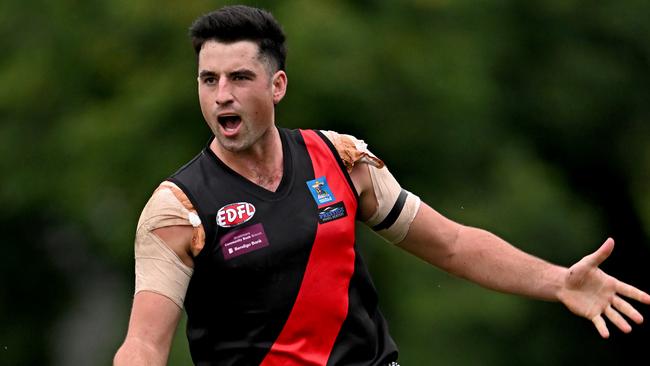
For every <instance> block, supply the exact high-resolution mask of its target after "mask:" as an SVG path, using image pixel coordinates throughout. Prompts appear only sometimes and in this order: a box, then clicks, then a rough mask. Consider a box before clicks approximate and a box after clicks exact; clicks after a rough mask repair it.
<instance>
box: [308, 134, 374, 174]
mask: <svg viewBox="0 0 650 366" xmlns="http://www.w3.org/2000/svg"><path fill="white" fill-rule="evenodd" d="M321 132H322V133H323V134H324V135H325V137H327V138H328V139H329V140H330V141H331V142H332V145H334V147H335V148H336V151H337V152H338V153H339V156H340V157H341V160H343V164H345V168H346V169H347V171H348V173H349V172H351V171H352V168H353V167H354V164H356V163H359V162H361V163H367V164H369V165H372V166H374V167H376V168H382V167H383V166H384V162H383V161H382V160H381V159H379V158H378V157H376V156H375V155H374V154H373V153H371V152H370V150H368V144H366V143H365V142H364V141H363V140H359V139H357V138H356V137H354V136H351V135H344V134H340V133H337V132H334V131H321Z"/></svg>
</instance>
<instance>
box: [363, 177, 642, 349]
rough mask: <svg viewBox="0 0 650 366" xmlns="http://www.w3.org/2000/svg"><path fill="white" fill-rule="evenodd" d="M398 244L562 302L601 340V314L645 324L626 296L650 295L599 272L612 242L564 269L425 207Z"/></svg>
mask: <svg viewBox="0 0 650 366" xmlns="http://www.w3.org/2000/svg"><path fill="white" fill-rule="evenodd" d="M350 175H351V177H352V180H353V182H354V184H355V187H356V189H357V191H358V192H359V196H360V198H359V200H360V202H359V204H360V208H361V209H360V212H361V219H362V220H363V219H366V218H368V217H370V216H371V215H372V214H373V213H374V212H375V210H376V209H377V198H376V197H375V194H374V190H373V185H372V182H371V179H370V174H369V170H368V167H367V166H366V164H358V165H355V166H354V169H353V170H352V172H351V174H350ZM397 245H398V246H399V247H401V248H403V249H404V250H406V251H408V252H410V253H412V254H414V255H415V256H417V257H419V258H421V259H423V260H425V261H426V262H428V263H430V264H432V265H434V266H436V267H439V268H441V269H443V270H445V271H447V272H449V273H452V274H454V275H456V276H459V277H462V278H465V279H467V280H469V281H472V282H475V283H477V284H479V285H481V286H484V287H486V288H490V289H493V290H497V291H501V292H506V293H512V294H517V295H524V296H529V297H533V298H538V299H543V300H550V301H560V302H562V303H563V304H564V305H565V306H566V307H567V308H568V309H569V310H570V311H572V312H573V313H574V314H576V315H579V316H582V317H585V318H587V319H589V320H591V321H592V322H593V323H594V325H595V326H596V328H597V330H598V332H599V333H600V335H601V336H602V337H603V338H607V337H608V336H609V331H608V329H607V326H606V324H605V320H604V318H603V316H605V317H607V318H608V319H609V320H610V321H611V322H612V323H613V324H614V325H616V326H617V327H618V328H619V329H621V330H622V331H623V332H626V333H627V332H629V331H631V329H632V328H631V327H630V325H629V324H628V322H627V320H626V319H625V318H624V317H623V316H622V315H621V314H624V315H625V316H627V317H628V318H630V319H631V320H633V321H634V322H636V323H641V322H642V321H643V317H642V316H641V314H640V313H639V312H638V311H637V310H636V309H634V307H632V305H630V304H629V303H628V302H627V301H625V300H623V298H622V296H625V297H629V298H631V299H634V300H636V301H639V302H642V303H645V304H650V295H648V294H647V293H645V292H643V291H641V290H638V289H636V288H634V287H632V286H630V285H628V284H626V283H623V282H621V281H619V280H617V279H616V278H614V277H612V276H609V275H608V274H606V273H605V272H603V271H602V270H600V269H599V268H598V266H599V265H600V264H601V263H602V262H603V261H604V260H605V259H606V258H607V257H608V256H609V255H610V254H611V252H612V250H613V248H614V241H613V240H612V239H607V241H605V243H604V244H603V245H602V246H601V247H600V248H599V249H598V250H597V251H596V252H594V253H592V254H590V255H588V256H586V257H584V258H583V259H581V260H580V261H579V262H577V263H576V264H574V265H573V266H571V267H570V268H566V267H562V266H558V265H554V264H551V263H549V262H546V261H544V260H542V259H540V258H537V257H535V256H532V255H530V254H528V253H525V252H523V251H521V250H519V249H518V248H516V247H514V246H512V245H510V244H509V243H507V242H506V241H505V240H503V239H501V238H499V237H498V236H496V235H494V234H492V233H490V232H488V231H485V230H482V229H478V228H474V227H469V226H464V225H461V224H459V223H457V222H454V221H452V220H450V219H448V218H446V217H444V216H443V215H441V214H440V213H438V212H436V211H435V210H433V209H432V208H431V207H429V206H428V205H426V204H425V203H422V204H421V205H420V208H419V210H418V212H417V214H416V216H415V218H414V220H413V222H412V223H411V225H410V227H409V229H408V232H407V234H406V237H405V238H404V239H403V240H402V241H401V242H399V243H398V244H397Z"/></svg>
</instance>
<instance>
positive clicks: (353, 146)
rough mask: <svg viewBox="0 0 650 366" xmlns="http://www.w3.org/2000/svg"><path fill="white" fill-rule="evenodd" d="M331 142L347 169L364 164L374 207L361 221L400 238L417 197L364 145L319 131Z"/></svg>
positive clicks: (414, 210)
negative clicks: (371, 189)
mask: <svg viewBox="0 0 650 366" xmlns="http://www.w3.org/2000/svg"><path fill="white" fill-rule="evenodd" d="M321 132H323V134H324V135H325V136H326V137H327V138H328V139H329V140H330V141H331V142H332V145H334V147H335V148H336V151H337V152H338V153H339V156H340V157H341V160H343V163H344V164H345V166H346V168H347V170H348V172H351V171H352V168H353V167H354V165H355V164H356V163H366V164H368V170H369V171H370V179H371V181H372V187H373V190H374V193H375V197H376V198H377V211H375V213H374V214H373V215H372V216H371V217H370V218H369V219H368V220H367V221H366V222H365V223H366V224H367V225H368V226H370V227H371V228H372V229H373V230H374V231H375V232H377V234H379V235H381V236H382V237H383V238H384V239H386V240H388V241H389V242H391V243H393V244H397V243H399V242H401V241H402V240H404V238H405V237H406V234H407V233H408V230H409V228H410V227H411V223H412V222H413V219H414V218H415V215H416V214H417V212H418V209H419V208H420V198H419V197H418V196H416V195H414V194H413V193H411V192H409V191H407V190H405V189H402V187H401V186H400V185H399V183H398V182H397V180H396V179H395V177H393V175H392V174H391V173H390V171H389V170H388V168H386V167H385V165H384V162H383V161H382V160H381V159H379V158H377V157H376V156H375V155H374V154H373V153H371V152H370V150H368V145H367V144H366V143H365V142H364V141H363V140H359V139H357V138H355V137H353V136H350V135H343V134H339V133H337V132H334V131H321Z"/></svg>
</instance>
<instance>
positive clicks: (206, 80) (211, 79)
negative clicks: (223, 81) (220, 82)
mask: <svg viewBox="0 0 650 366" xmlns="http://www.w3.org/2000/svg"><path fill="white" fill-rule="evenodd" d="M216 83H217V78H215V77H212V76H208V77H205V78H203V84H206V85H214V84H216Z"/></svg>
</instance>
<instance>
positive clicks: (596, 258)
mask: <svg viewBox="0 0 650 366" xmlns="http://www.w3.org/2000/svg"><path fill="white" fill-rule="evenodd" d="M613 250H614V239H612V238H607V240H605V242H604V243H603V245H601V246H600V248H598V250H596V251H595V252H593V253H591V254H589V255H588V256H586V257H585V259H586V260H587V263H588V264H590V265H592V266H594V267H598V266H600V265H601V263H603V262H604V261H605V259H607V258H608V257H609V255H610V254H612V251H613Z"/></svg>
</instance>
